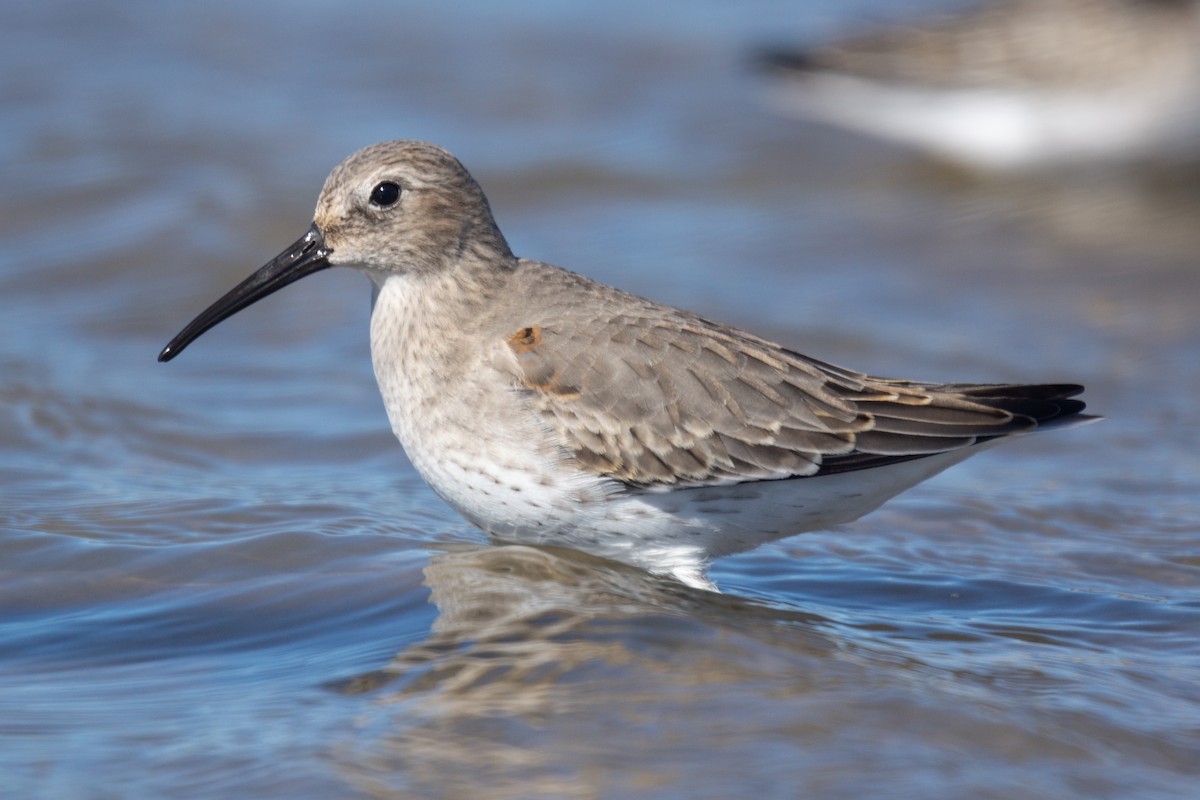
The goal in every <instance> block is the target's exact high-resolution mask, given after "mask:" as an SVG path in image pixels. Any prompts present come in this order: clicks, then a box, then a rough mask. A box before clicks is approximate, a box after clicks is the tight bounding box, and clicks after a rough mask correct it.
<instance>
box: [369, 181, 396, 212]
mask: <svg viewBox="0 0 1200 800" xmlns="http://www.w3.org/2000/svg"><path fill="white" fill-rule="evenodd" d="M399 199H400V184H398V183H396V182H395V181H383V182H382V183H380V184H377V185H376V186H375V188H374V189H372V190H371V205H373V206H375V207H376V208H387V207H388V206H394V205H396V201H397V200H399Z"/></svg>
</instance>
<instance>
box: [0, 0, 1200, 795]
mask: <svg viewBox="0 0 1200 800" xmlns="http://www.w3.org/2000/svg"><path fill="white" fill-rule="evenodd" d="M919 5H921V6H929V5H930V3H926V2H923V3H921V4H919ZM884 12H886V13H887V14H888V15H894V14H896V13H898V5H897V4H895V3H882V2H875V3H872V2H868V1H867V0H861V1H860V2H855V3H853V4H846V3H837V2H820V3H817V2H814V3H810V4H805V5H800V6H797V5H796V4H794V3H786V4H785V3H772V2H750V3H741V4H738V5H737V6H736V7H735V6H732V5H728V6H727V5H718V4H713V5H711V6H702V7H696V6H694V4H687V3H670V4H666V5H663V4H657V5H650V4H633V3H625V4H620V5H619V6H615V7H614V6H603V7H595V8H591V9H575V8H569V7H567V6H560V5H558V4H551V3H525V4H506V5H504V6H495V7H493V6H491V5H488V4H482V3H480V4H467V5H464V6H461V7H459V8H458V9H457V10H456V11H455V12H454V13H451V12H449V11H439V10H438V9H437V8H435V7H432V6H429V7H425V6H417V5H412V6H407V5H404V4H392V3H326V2H317V1H315V0H314V1H313V2H309V3H305V4H292V3H281V2H269V1H267V0H256V1H255V2H249V3H243V4H241V5H239V6H238V7H237V8H232V7H230V8H215V7H211V4H203V3H191V2H184V3H173V4H153V3H137V2H118V3H112V4H101V5H97V4H94V3H82V2H78V3H72V2H56V1H53V0H52V1H50V2H44V3H40V4H37V5H28V6H25V7H21V8H20V9H14V10H12V11H10V13H9V14H8V15H6V24H5V26H4V27H3V30H0V65H2V66H3V69H0V103H2V105H0V107H2V108H3V109H4V112H3V113H2V114H0V134H2V135H0V178H2V179H3V185H4V186H5V188H6V191H5V192H3V193H0V204H2V206H0V211H2V213H0V241H2V242H3V247H0V796H4V797H8V796H12V797H31V798H33V797H36V798H42V797H45V798H76V797H80V798H92V797H96V798H107V797H121V798H125V797H162V796H169V797H177V798H228V797H288V798H297V797H301V798H303V797H314V798H327V797H391V796H396V797H412V796H418V797H419V796H433V797H468V796H479V797H514V798H516V797H521V798H525V797H587V798H591V797H614V798H615V797H732V796H758V797H771V798H774V797H780V798H791V797H847V796H853V797H862V796H887V797H922V798H929V797H967V796H970V797H980V798H989V797H995V798H1001V797H1003V798H1023V797H1030V798H1033V797H1038V798H1043V797H1055V798H1061V797H1079V798H1106V797H1112V798H1127V797H1138V798H1167V797H1179V798H1183V797H1191V796H1194V793H1195V786H1196V785H1197V783H1196V781H1197V779H1198V778H1200V766H1198V765H1200V503H1197V497H1200V459H1198V458H1197V455H1196V454H1197V452H1198V450H1200V433H1198V428H1197V426H1196V424H1195V416H1196V401H1195V398H1196V397H1200V355H1198V354H1200V315H1197V314H1196V302H1197V301H1196V298H1197V297H1200V273H1198V272H1197V270H1196V256H1195V254H1196V253H1197V252H1200V250H1198V248H1197V245H1200V233H1197V232H1196V229H1195V225H1194V220H1195V219H1196V218H1197V217H1196V213H1197V211H1198V210H1200V202H1198V200H1200V192H1195V191H1194V190H1193V189H1191V188H1187V187H1188V184H1187V182H1186V181H1176V180H1172V181H1168V182H1167V184H1168V185H1167V186H1166V187H1164V186H1162V185H1160V183H1159V182H1156V181H1154V180H1150V181H1145V182H1143V181H1141V180H1132V179H1131V180H1130V181H1128V182H1127V181H1125V180H1124V179H1117V178H1113V179H1111V180H1107V181H1103V182H1100V181H1096V182H1093V181H1092V180H1091V179H1089V180H1088V181H1085V182H1083V183H1075V182H1072V181H1071V180H1070V179H1059V178H1056V177H1055V178H1049V179H1046V180H1042V181H1038V180H1032V179H1031V180H1028V181H1024V180H1022V181H989V180H983V179H975V178H971V177H964V176H961V175H957V174H954V173H948V172H946V171H944V170H942V169H941V168H939V167H937V166H935V165H930V164H927V163H925V162H922V161H921V160H920V159H919V158H917V157H916V156H915V155H913V154H912V153H908V152H905V151H903V150H899V149H896V148H893V147H890V146H887V145H882V144H879V143H876V142H872V141H869V140H866V139H863V138H858V137H854V136H850V135H849V134H843V133H840V132H837V131H833V130H830V129H826V128H822V127H819V126H815V125H806V124H804V123H801V122H797V121H793V120H787V119H782V118H780V117H777V116H775V115H774V114H773V113H772V112H771V111H770V110H769V109H768V108H767V107H766V106H765V105H764V104H762V103H761V102H760V97H759V89H760V87H759V85H758V83H757V80H756V78H755V76H754V75H753V74H752V73H750V72H748V71H747V70H746V69H745V67H744V61H745V57H746V55H747V53H748V52H749V51H750V50H751V49H752V47H753V46H754V45H755V44H757V43H760V42H764V41H767V42H778V41H781V40H783V41H790V40H795V41H804V40H812V39H815V38H817V37H820V36H824V35H828V34H829V33H830V32H832V31H836V30H840V29H842V28H844V27H851V26H853V25H854V24H856V23H858V22H861V21H862V20H863V19H864V18H870V17H871V15H872V14H875V13H884ZM384 138H425V139H429V140H432V141H436V142H438V143H440V144H442V145H445V146H447V147H448V148H450V149H451V150H453V151H454V152H455V153H456V154H457V155H458V156H460V158H462V160H463V161H464V162H465V163H466V164H467V166H468V167H469V168H470V169H471V170H472V171H473V172H474V173H475V175H476V176H477V177H478V178H479V180H480V181H481V183H482V184H483V186H484V189H485V190H486V191H487V192H488V195H489V197H490V198H491V201H492V205H493V208H494V210H495V211H496V215H497V218H498V220H499V222H500V224H501V226H502V227H503V229H504V230H505V232H506V234H507V235H508V238H509V240H510V242H511V244H512V245H513V248H514V249H515V250H516V251H517V252H518V253H520V254H522V255H526V256H529V257H535V258H539V259H543V260H548V261H552V262H555V263H559V264H562V265H564V266H568V267H570V268H572V269H575V270H578V271H581V272H585V273H587V274H589V275H592V276H594V277H597V278H599V279H601V280H604V281H606V282H609V283H613V284H616V285H619V286H621V287H622V288H625V289H629V290H632V291H635V292H639V293H642V294H646V295H649V296H652V297H654V298H656V299H660V300H665V301H668V302H673V303H676V304H679V305H684V306H687V307H690V308H694V309H696V310H699V311H702V312H704V313H705V314H708V315H710V316H714V317H717V318H720V319H725V320H728V321H730V322H734V323H737V324H741V325H744V326H748V327H751V328H753V329H754V330H756V331H758V332H761V333H763V334H765V335H769V336H771V337H773V338H776V339H779V340H781V341H784V342H786V343H787V344H789V345H792V346H795V347H798V348H799V349H801V350H803V351H805V352H809V353H812V354H813V355H816V356H818V357H821V358H825V359H828V360H831V361H834V362H837V363H844V364H846V365H848V366H851V367H855V368H861V369H864V370H868V371H873V372H876V373H882V374H900V375H905V376H911V377H914V378H924V379H929V380H939V379H945V380H981V381H982V380H1014V381H1016V380H1030V381H1034V380H1075V381H1080V382H1083V383H1086V384H1087V385H1088V399H1089V402H1090V403H1091V406H1092V408H1094V409H1095V410H1096V411H1097V412H1099V413H1102V414H1104V415H1106V416H1107V417H1108V419H1106V420H1105V421H1104V422H1102V423H1099V424H1096V425H1092V426H1088V427H1085V428H1082V429H1077V430H1071V431H1064V432H1059V433H1054V434H1047V435H1045V436H1038V437H1033V438H1030V439H1027V440H1024V441H1020V442H1017V443H1013V444H1011V445H1006V446H1005V447H1003V448H999V449H996V450H994V451H991V452H989V453H987V454H985V455H982V456H980V457H979V458H977V459H972V460H971V461H970V462H968V463H966V464H964V465H961V466H959V467H956V468H955V469H953V470H951V471H949V472H947V473H945V474H943V475H941V476H939V477H938V478H936V479H935V480H933V481H931V482H929V483H928V484H925V485H923V486H921V487H918V488H917V489H915V490H913V491H911V492H909V493H908V494H906V495H903V496H902V497H900V498H898V499H896V500H895V501H893V502H891V503H889V504H888V505H886V506H885V507H884V508H883V509H881V510H880V511H878V512H876V513H874V514H872V515H870V516H868V517H866V518H864V519H863V520H860V521H859V522H856V523H854V524H852V525H849V526H846V527H845V528H843V529H840V530H837V531H831V532H820V533H814V534H808V535H805V536H802V537H797V538H794V539H792V540H788V541H785V542H780V543H777V544H775V545H772V546H769V547H765V548H762V549H760V550H757V551H754V552H751V553H746V554H743V555H740V556H737V557H734V558H729V559H726V560H724V561H722V562H719V563H718V565H717V566H716V569H715V570H714V578H715V579H716V580H717V582H718V583H719V584H720V586H721V587H722V589H723V591H724V594H722V595H714V594H709V593H704V592H696V591H692V590H688V589H685V588H682V587H680V586H677V585H674V584H672V583H670V582H668V581H663V580H660V579H657V578H652V577H650V576H648V575H645V574H643V573H640V572H638V571H637V570H634V569H631V568H628V567H624V566H622V565H619V564H612V563H608V562H601V561H598V560H596V559H594V558H591V557H589V556H587V555H585V554H579V553H572V552H569V551H557V550H544V551H542V550H530V549H526V548H513V547H508V548H501V547H493V546H490V545H488V543H487V542H486V540H485V538H484V537H483V536H482V535H481V534H479V533H478V532H477V531H475V530H474V529H472V528H471V526H469V525H468V524H467V523H465V522H464V521H462V520H461V519H460V518H458V517H457V515H456V514H454V512H452V511H451V510H449V509H448V508H447V507H446V506H444V505H443V504H442V503H441V501H440V500H438V498H437V497H436V496H434V495H433V493H432V492H431V491H430V490H429V489H428V488H427V487H426V486H425V485H424V484H423V483H422V482H421V481H420V479H419V478H418V477H417V476H416V474H415V473H414V472H413V470H412V469H411V467H410V466H409V465H408V462H407V461H406V459H405V457H404V455H403V452H402V450H401V449H400V447H399V446H398V445H397V444H396V442H395V441H394V439H393V438H392V436H391V434H390V432H389V430H388V425H387V421H386V418H385V416H384V412H383V409H382V406H381V403H380V401H379V399H378V396H377V393H376V389H375V385H374V379H373V376H372V374H371V369H370V364H369V357H368V352H367V338H366V319H367V308H368V297H369V289H368V285H367V282H366V280H365V279H363V278H362V277H361V276H359V275H356V274H352V273H349V272H341V271H331V272H327V273H322V274H319V275H316V276H314V277H312V278H309V279H308V280H305V281H303V282H302V283H300V284H298V285H296V286H294V287H290V288H288V289H287V290H286V291H285V292H282V293H280V294H279V295H277V296H275V297H272V298H270V299H269V300H267V301H265V302H263V303H261V304H259V305H257V306H255V307H254V308H253V309H252V310H251V311H249V312H246V313H244V314H241V315H239V316H238V317H237V318H235V319H233V320H230V321H228V322H226V323H224V324H222V325H221V326H220V327H218V328H217V329H215V330H213V331H212V332H210V333H209V334H207V335H206V336H205V337H204V338H203V340H201V341H199V342H197V343H196V344H195V345H194V346H193V347H191V348H190V349H189V350H188V352H187V353H186V355H185V356H183V357H181V358H180V359H179V360H177V361H175V362H172V363H171V364H169V365H161V364H158V363H156V362H155V356H156V355H157V353H158V351H159V349H160V348H161V347H162V345H163V344H165V343H166V341H167V340H168V339H169V338H170V336H172V335H173V334H174V333H175V332H176V331H177V330H178V329H179V328H180V327H181V326H182V325H183V324H184V323H186V322H187V321H188V320H189V319H191V317H192V316H193V315H194V314H195V313H196V312H197V311H199V310H200V309H202V308H203V307H204V306H205V305H207V304H208V303H209V302H210V301H211V300H212V299H214V298H215V297H217V296H218V295H219V294H221V293H222V292H224V291H225V290H226V289H228V288H229V287H231V286H232V285H233V284H234V283H235V282H236V281H237V280H240V279H241V278H242V277H244V276H245V275H247V274H249V272H250V271H252V270H253V269H254V268H256V267H258V266H259V265H260V264H261V263H263V262H265V261H266V260H267V259H268V258H270V257H271V256H272V255H274V254H275V253H276V252H277V251H278V250H279V249H280V248H281V247H282V246H284V245H286V244H287V243H289V242H291V241H293V240H294V239H295V238H296V237H297V236H299V235H300V234H301V233H302V232H303V231H304V230H305V228H306V227H307V225H308V222H309V219H310V215H311V210H312V206H313V204H314V202H315V199H316V195H317V192H318V191H319V188H320V185H321V182H322V180H323V179H324V176H325V174H326V173H327V171H328V170H329V169H330V168H331V167H332V166H333V165H334V164H335V163H336V162H337V161H338V160H340V159H341V158H342V157H343V156H344V155H346V154H347V153H349V152H350V151H352V150H354V149H356V148H358V147H360V146H362V145H365V144H368V143H370V142H372V141H375V140H378V139H384Z"/></svg>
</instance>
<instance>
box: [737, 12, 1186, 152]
mask: <svg viewBox="0 0 1200 800" xmlns="http://www.w3.org/2000/svg"><path fill="white" fill-rule="evenodd" d="M755 63H756V65H757V66H758V67H759V68H761V69H762V70H763V71H764V72H765V73H766V74H767V75H768V76H769V77H770V79H771V91H770V98H771V102H772V104H773V105H774V106H776V107H777V108H779V109H781V110H783V111H786V112H788V113H792V114H797V115H800V116H803V117H806V118H809V119H813V120H819V121H823V122H826V123H830V124H833V125H837V126H842V127H845V128H848V129H851V130H855V131H859V132H862V133H867V134H871V135H874V136H877V137H880V138H883V139H890V140H893V141H896V142H900V143H903V144H907V145H910V146H913V147H916V148H919V149H920V150H923V151H925V152H926V153H928V154H930V155H933V156H935V157H937V158H940V159H942V160H948V161H951V162H955V163H958V164H960V165H963V166H967V167H970V168H974V169H981V170H985V171H1014V170H1017V171H1019V170H1028V169H1036V168H1041V167H1046V166H1055V165H1070V166H1081V165H1089V164H1090V165H1106V164H1113V163H1130V162H1143V161H1151V162H1162V161H1174V160H1193V159H1195V158H1196V156H1197V155H1198V154H1200V3H1197V2H1196V0H995V1H993V2H988V3H985V4H982V5H980V4H978V3H976V4H973V5H970V6H968V7H967V8H966V9H965V10H964V9H958V10H957V12H956V13H946V14H943V15H940V16H934V17H930V18H926V19H924V20H918V21H915V22H913V23H911V24H905V25H896V26H892V27H885V28H883V29H879V30H876V31H874V32H868V33H864V34H861V35H855V36H851V37H849V38H846V39H843V40H841V41H835V42H831V43H828V44H824V45H818V46H815V47H813V48H811V49H799V50H796V49H772V50H765V51H762V52H760V53H759V54H758V56H757V57H756V59H755Z"/></svg>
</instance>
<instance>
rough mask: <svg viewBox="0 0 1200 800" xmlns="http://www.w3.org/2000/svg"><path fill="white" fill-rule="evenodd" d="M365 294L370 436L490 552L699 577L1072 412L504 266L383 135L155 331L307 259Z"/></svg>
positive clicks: (440, 170)
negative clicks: (298, 215)
mask: <svg viewBox="0 0 1200 800" xmlns="http://www.w3.org/2000/svg"><path fill="white" fill-rule="evenodd" d="M334 266H344V267H352V268H354V269H357V270H359V271H361V272H364V273H366V275H367V276H368V277H370V279H371V281H372V283H373V289H374V302H373V306H372V311H371V358H372V362H373V364H374V368H375V376H376V378H377V380H378V382H379V388H380V391H381V393H382V395H383V402H384V406H385V407H386V409H387V414H388V417H389V419H390V421H391V425H392V429H393V431H394V432H395V434H396V436H397V437H398V438H399V439H400V442H401V443H402V444H403V446H404V449H405V450H406V452H407V454H408V457H409V459H410V461H411V462H412V464H413V466H414V467H415V468H416V469H417V471H418V472H419V473H420V474H421V475H422V477H423V478H424V479H425V480H426V481H427V482H428V483H429V485H430V486H432V487H433V489H434V491H436V492H437V493H438V494H439V495H440V496H441V497H442V498H444V499H445V501H446V502H447V503H449V504H450V505H451V506H453V507H454V508H455V509H456V510H458V511H459V512H460V513H461V514H462V515H463V516H464V517H466V518H467V519H468V520H469V521H471V522H472V523H473V524H475V525H477V526H478V527H480V528H482V529H483V530H485V531H487V532H489V533H491V534H492V535H493V536H494V537H496V538H498V539H500V540H502V541H508V542H516V543H521V544H533V545H539V544H541V545H545V544H549V545H558V546H563V547H569V548H574V549H577V550H582V551H587V552H590V553H593V554H597V555H600V556H604V557H608V558H612V559H615V560H618V561H623V562H625V563H629V564H634V565H637V566H640V567H642V568H645V569H647V570H649V571H651V572H656V573H660V574H667V575H672V576H674V577H675V578H677V579H679V580H681V581H683V582H685V583H688V584H690V585H693V586H698V587H706V588H711V587H712V584H711V583H710V582H709V580H708V578H707V575H706V571H707V567H708V564H709V562H710V561H711V560H712V559H714V558H716V557H719V556H723V555H727V554H730V553H736V552H739V551H743V550H747V549H750V548H752V547H755V546H757V545H759V544H762V543H764V542H767V541H771V540H774V539H778V538H782V537H785V536H790V535H792V534H795V533H800V532H802V531H807V530H813V529H819V528H826V527H829V526H832V525H837V524H840V523H844V522H849V521H851V520H853V519H856V518H858V517H860V516H862V515H863V514H865V513H867V512H869V511H871V510H872V509H874V508H876V507H877V506H879V505H880V504H881V503H883V502H884V501H885V500H887V499H888V498H890V497H892V496H893V495H895V494H897V493H899V492H901V491H903V490H904V489H907V488H909V487H911V486H913V485H914V484H917V483H919V482H921V481H923V480H925V479H926V478H929V477H930V476H932V475H935V474H936V473H938V472H941V471H942V470H943V469H945V468H946V467H948V466H950V465H951V464H954V463H956V462H958V461H961V460H963V459H964V458H966V457H967V456H969V455H971V454H973V453H976V452H978V451H979V450H981V449H983V448H985V447H987V446H989V445H991V444H993V443H996V442H999V441H1002V440H1003V439H1006V438H1009V437H1011V436H1014V435H1016V434H1021V433H1026V432H1028V431H1032V430H1034V429H1042V428H1047V427H1052V426H1062V425H1064V424H1070V423H1073V422H1079V421H1082V420H1085V419H1089V417H1086V416H1084V415H1081V414H1080V412H1081V411H1082V410H1083V408H1084V404H1083V403H1082V402H1081V401H1079V400H1077V399H1073V398H1074V396H1075V395H1077V394H1078V393H1080V392H1081V391H1082V387H1080V386H1076V385H1072V384H1056V385H1023V386H1017V385H999V384H967V383H961V384H931V383H920V382H916V381H907V380H893V379H886V378H873V377H869V376H867V375H864V374H862V373H859V372H855V371H852V370H848V369H843V368H841V367H836V366H833V365H832V364H827V363H824V362H822V361H818V360H816V359H814V358H810V357H808V356H805V355H801V354H800V353H798V352H796V351H794V350H790V349H788V348H785V347H782V346H780V345H778V344H775V343H773V342H770V341H767V340H766V339H762V338H760V337H758V336H755V335H754V334H751V333H748V332H746V331H743V330H739V329H737V328H733V327H730V326H728V325H724V324H721V323H719V322H714V321H712V320H710V319H706V318H705V317H702V316H698V315H696V314H692V313H689V312H687V311H683V310H680V309H677V308H672V307H670V306H666V305H662V304H659V303H655V302H652V301H650V300H645V299H642V298H640V297H637V296H634V295H632V294H627V293H625V292H622V291H620V290H618V289H614V288H612V287H609V286H606V285H604V284H601V283H598V282H596V281H593V280H590V279H588V278H585V277H583V276H582V275H578V274H576V273H573V272H569V271H567V270H565V269H561V268H559V267H555V266H551V265H550V264H544V263H540V262H537V261H530V260H527V259H523V258H518V257H516V256H514V255H513V253H512V251H511V250H510V249H509V247H508V244H507V243H506V242H505V239H504V236H503V235H502V234H501V233H500V230H499V229H498V228H497V226H496V223H495V221H494V220H493V218H492V213H491V210H490V208H489V206H488V202H487V199H486V198H485V197H484V194H483V191H482V190H481V189H480V187H479V185H478V184H477V183H476V182H475V180H474V179H473V178H472V177H471V175H470V174H469V173H468V172H467V170H466V169H465V168H464V167H463V166H462V165H461V164H460V163H459V162H458V160H457V159H455V158H454V156H452V155H450V153H448V152H446V151H445V150H443V149H441V148H439V147H436V146H434V145H431V144H426V143H423V142H413V141H394V142H384V143H382V144H376V145H373V146H371V147H367V148H365V149H363V150H360V151H358V152H357V153H354V154H353V155H351V156H350V157H349V158H347V159H346V160H345V161H343V162H342V163H341V164H340V165H339V166H338V167H336V168H335V169H334V170H333V172H332V173H331V174H330V176H329V178H328V179H327V180H326V181H325V186H324V188H323V189H322V191H321V195H320V198H319V199H318V201H317V209H316V214H315V216H314V220H313V223H312V225H311V227H310V228H309V229H308V232H307V233H305V234H304V236H302V237H301V238H300V239H298V240H297V241H296V242H295V243H294V244H292V245H291V246H290V247H288V248H287V249H286V250H284V251H283V252H282V253H280V254H279V255H278V256H277V257H275V258H274V259H273V260H271V261H270V262H269V263H267V264H266V265H265V266H263V267H262V268H261V269H259V270H258V271H257V272H255V273H254V274H253V275H251V276H250V277H249V278H247V279H246V280H245V281H243V282H242V283H241V284H239V285H238V286H236V287H234V288H233V289H232V290H231V291H230V292H229V293H227V294H226V295H225V296H223V297H222V298H220V299H219V300H217V301H216V302H215V303H213V304H212V305H211V306H210V307H209V308H208V309H206V310H205V311H203V312H202V313H201V314H200V315H199V316H198V317H196V319H195V320H193V321H192V322H191V323H189V324H188V325H187V326H186V327H185V328H184V329H183V330H182V331H181V332H180V333H179V334H178V335H177V336H176V337H175V338H174V339H172V340H171V342H170V344H168V345H167V346H166V347H165V348H164V349H163V351H162V353H161V354H160V355H159V357H158V358H159V360H160V361H169V360H170V359H172V358H174V357H175V356H177V355H178V354H179V353H180V352H181V351H182V350H183V349H184V348H185V347H187V346H188V344H189V343H190V342H192V341H193V340H194V339H196V338H197V337H198V336H200V335H201V334H202V333H204V332H205V331H206V330H208V329H209V328H211V327H212V326H214V325H216V324H217V323H219V322H220V321H222V320H223V319H225V318H227V317H229V316H230V315H232V314H234V313H236V312H238V311H240V310H241V309H243V308H245V307H247V306H249V305H250V304H252V303H254V302H256V301H258V300H260V299H262V298H263V297H266V296H267V295H269V294H271V293H272V292H275V291H276V290H278V289H280V288H282V287H284V286H286V285H288V284H289V283H292V282H293V281H296V280H299V279H300V278H303V277H304V276H306V275H310V274H312V273H314V272H316V271H318V270H322V269H326V268H328V267H334Z"/></svg>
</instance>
